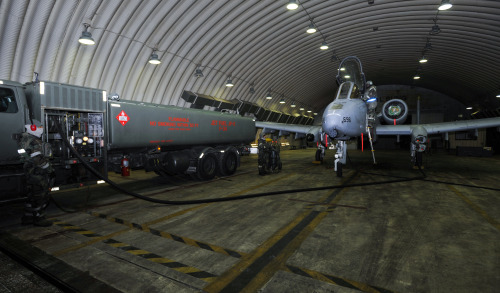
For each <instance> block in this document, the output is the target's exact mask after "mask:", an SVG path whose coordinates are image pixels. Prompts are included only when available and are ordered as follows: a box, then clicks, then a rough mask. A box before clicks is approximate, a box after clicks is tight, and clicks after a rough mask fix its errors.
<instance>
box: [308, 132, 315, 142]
mask: <svg viewBox="0 0 500 293" xmlns="http://www.w3.org/2000/svg"><path fill="white" fill-rule="evenodd" d="M306 140H307V141H308V142H313V141H314V134H312V133H308V134H306Z"/></svg>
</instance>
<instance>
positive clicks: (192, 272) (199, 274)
mask: <svg viewBox="0 0 500 293" xmlns="http://www.w3.org/2000/svg"><path fill="white" fill-rule="evenodd" d="M54 224H55V225H57V226H60V227H62V228H63V229H67V230H71V231H72V232H75V233H78V234H80V235H83V236H86V237H90V238H98V239H100V238H102V237H103V236H102V235H100V234H97V233H94V232H93V231H90V230H86V229H83V228H81V227H78V226H74V225H72V224H68V223H66V222H63V221H59V220H55V221H54ZM127 230H130V229H127ZM102 242H103V243H105V244H108V245H109V246H111V247H114V248H118V249H121V250H123V251H126V252H128V253H130V254H132V255H135V256H140V257H142V258H144V259H147V260H149V261H151V262H154V263H159V264H161V265H163V266H166V267H168V268H170V269H173V270H175V271H178V272H181V273H183V274H186V275H189V276H192V277H195V278H198V279H201V280H203V281H206V282H211V281H212V280H213V279H214V278H215V277H216V275H214V274H212V273H209V272H205V271H203V270H200V269H198V268H195V267H192V266H188V265H186V264H183V263H180V262H177V261H175V260H171V259H168V258H164V257H162V256H160V255H157V254H154V253H152V252H149V251H147V250H143V249H140V248H137V247H135V246H132V245H129V244H126V243H123V242H120V241H117V240H115V239H112V238H109V239H105V240H104V241H102ZM56 254H57V255H60V254H61V253H60V252H57V253H56ZM54 255H55V254H54Z"/></svg>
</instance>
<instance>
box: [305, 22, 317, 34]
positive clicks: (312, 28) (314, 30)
mask: <svg viewBox="0 0 500 293" xmlns="http://www.w3.org/2000/svg"><path fill="white" fill-rule="evenodd" d="M306 32H307V33H308V34H314V33H315V32H316V27H315V26H314V24H313V23H312V21H311V24H310V25H309V27H307V30H306Z"/></svg>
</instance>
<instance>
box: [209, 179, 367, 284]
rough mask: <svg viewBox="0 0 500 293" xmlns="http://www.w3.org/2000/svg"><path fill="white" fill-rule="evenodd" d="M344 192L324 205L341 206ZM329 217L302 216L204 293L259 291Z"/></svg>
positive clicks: (309, 213)
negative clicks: (323, 220)
mask: <svg viewBox="0 0 500 293" xmlns="http://www.w3.org/2000/svg"><path fill="white" fill-rule="evenodd" d="M357 175H358V173H357V172H355V173H354V174H352V175H351V176H350V177H349V178H348V179H346V180H344V181H343V184H346V183H348V182H349V181H351V180H353V179H354V178H355V177H356V176H357ZM344 190H346V188H338V189H335V190H334V191H333V192H331V193H329V195H328V196H326V198H324V199H323V200H322V202H323V203H333V204H336V203H338V201H340V199H341V196H338V197H337V195H339V194H340V193H341V192H342V191H344ZM328 214H329V213H326V212H319V211H305V212H303V213H302V214H300V215H299V216H298V217H296V218H295V219H294V220H293V221H292V222H290V223H289V224H288V225H287V226H285V227H284V228H282V229H280V230H279V231H278V232H276V233H275V234H274V236H272V237H271V238H269V239H268V240H267V241H265V242H264V243H263V244H262V245H261V246H259V247H258V248H257V249H255V250H254V252H253V253H252V254H250V255H249V256H247V257H243V258H241V260H240V261H239V262H238V263H236V264H235V265H234V266H233V267H232V268H231V269H229V270H228V271H226V272H225V273H224V274H222V275H221V276H220V277H219V278H217V279H216V280H215V281H214V282H213V283H211V284H209V285H207V286H206V287H205V288H203V290H204V291H206V292H241V291H246V292H256V291H258V290H259V289H260V288H262V286H263V285H264V284H265V283H266V282H268V281H269V280H270V279H271V278H272V276H273V275H274V274H275V273H276V272H277V271H278V270H280V268H281V267H282V265H283V264H284V263H285V262H286V260H287V259H288V258H289V257H290V256H291V255H292V254H293V253H294V252H295V251H296V250H297V249H298V247H299V246H300V244H302V242H303V241H304V240H305V239H306V238H307V236H308V235H309V234H310V233H311V232H312V231H313V230H314V229H315V227H316V226H317V225H318V224H319V223H320V222H321V220H322V219H323V218H324V217H326V216H327V215H328Z"/></svg>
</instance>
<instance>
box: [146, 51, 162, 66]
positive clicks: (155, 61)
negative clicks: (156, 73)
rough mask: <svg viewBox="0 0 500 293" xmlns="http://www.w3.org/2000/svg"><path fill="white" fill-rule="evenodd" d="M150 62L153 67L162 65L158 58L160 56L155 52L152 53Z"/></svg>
mask: <svg viewBox="0 0 500 293" xmlns="http://www.w3.org/2000/svg"><path fill="white" fill-rule="evenodd" d="M148 62H149V63H150V64H153V65H158V64H160V63H161V61H160V59H159V58H158V54H156V53H155V52H154V51H153V53H151V56H150V57H149V61H148Z"/></svg>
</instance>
